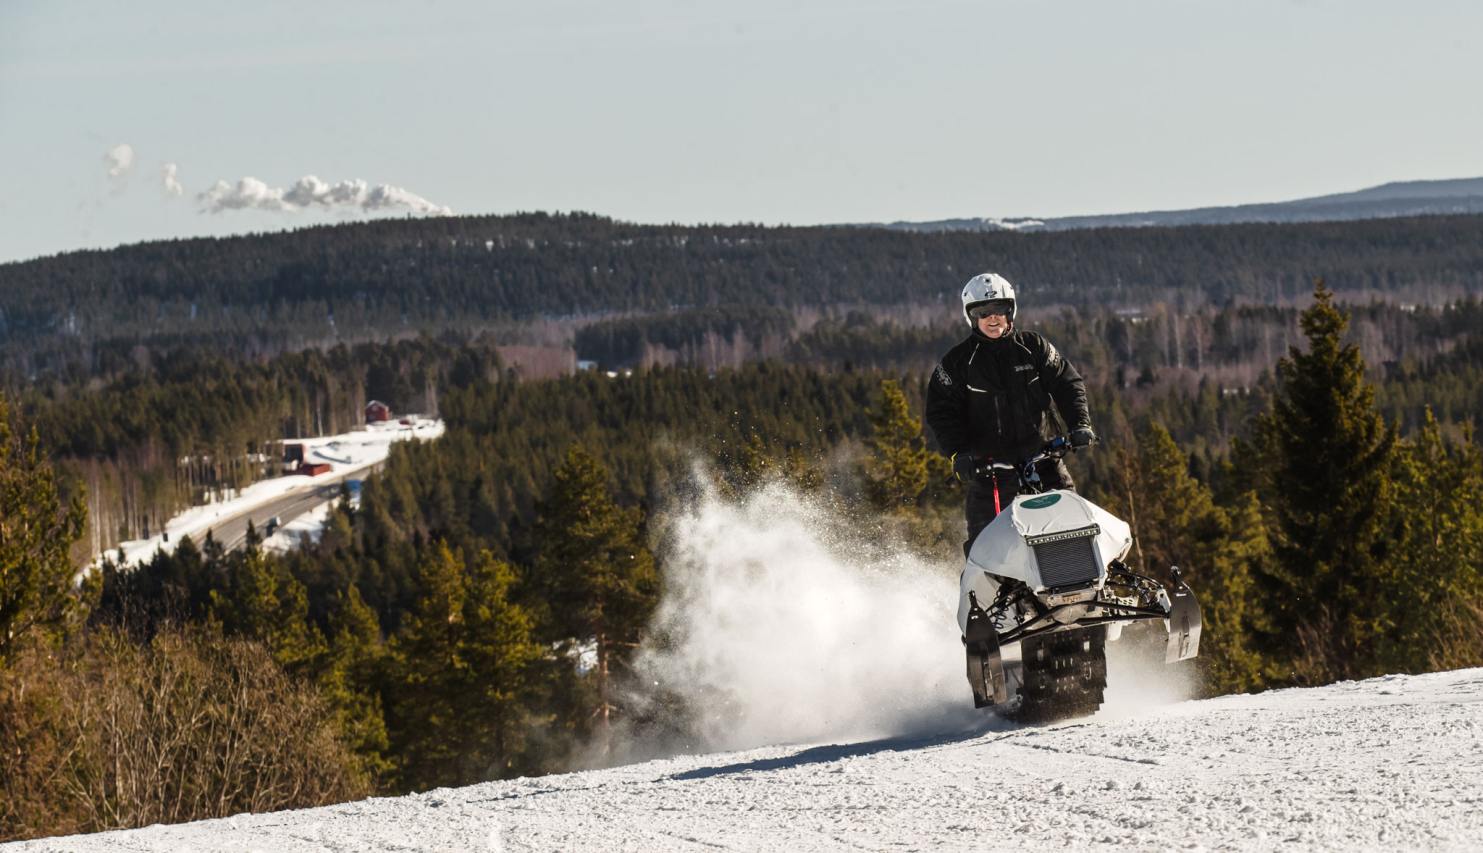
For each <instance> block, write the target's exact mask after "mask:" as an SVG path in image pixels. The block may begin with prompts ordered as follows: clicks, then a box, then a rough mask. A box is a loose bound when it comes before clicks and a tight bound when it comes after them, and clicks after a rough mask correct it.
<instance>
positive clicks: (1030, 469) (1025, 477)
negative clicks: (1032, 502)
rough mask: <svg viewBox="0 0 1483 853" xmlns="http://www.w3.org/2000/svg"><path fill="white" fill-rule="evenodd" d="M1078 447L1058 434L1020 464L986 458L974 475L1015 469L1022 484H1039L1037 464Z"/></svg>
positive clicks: (979, 475)
mask: <svg viewBox="0 0 1483 853" xmlns="http://www.w3.org/2000/svg"><path fill="white" fill-rule="evenodd" d="M1076 449H1077V448H1076V446H1075V445H1073V444H1072V443H1071V440H1070V439H1069V438H1067V437H1066V436H1064V435H1058V436H1056V437H1055V438H1053V439H1051V440H1050V441H1048V442H1046V443H1045V446H1043V447H1041V448H1040V450H1039V451H1038V452H1036V453H1035V454H1034V455H1032V456H1030V457H1028V458H1026V459H1024V460H1023V461H1021V462H1020V463H1019V464H1018V465H1011V464H1010V463H1008V462H995V461H994V460H993V459H988V458H985V459H984V460H983V462H982V463H980V464H979V465H978V466H977V467H975V468H974V469H973V475H974V476H975V477H976V478H979V479H985V478H988V477H992V476H994V473H995V472H997V471H1013V472H1015V473H1016V474H1018V475H1019V478H1020V482H1021V484H1038V483H1039V482H1040V474H1039V472H1037V471H1036V470H1035V466H1036V465H1039V464H1040V463H1041V462H1044V461H1045V460H1047V459H1061V458H1063V457H1065V455H1066V454H1067V453H1071V452H1073V451H1075V450H1076Z"/></svg>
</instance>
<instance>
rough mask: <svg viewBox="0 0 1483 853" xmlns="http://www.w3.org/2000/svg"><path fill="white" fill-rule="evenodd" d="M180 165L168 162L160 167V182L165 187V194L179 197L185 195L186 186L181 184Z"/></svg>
mask: <svg viewBox="0 0 1483 853" xmlns="http://www.w3.org/2000/svg"><path fill="white" fill-rule="evenodd" d="M179 175H180V167H179V166H177V165H175V164H174V163H166V164H165V165H163V166H161V167H160V183H161V185H162V186H163V187H164V188H165V195H168V196H170V197H171V198H179V197H181V196H182V195H185V187H183V186H181V184H180V177H179Z"/></svg>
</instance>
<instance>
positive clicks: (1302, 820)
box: [6, 669, 1483, 853]
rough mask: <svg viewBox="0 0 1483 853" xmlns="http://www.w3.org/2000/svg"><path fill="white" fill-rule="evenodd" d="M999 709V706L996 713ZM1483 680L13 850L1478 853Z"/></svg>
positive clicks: (715, 764) (1240, 703)
mask: <svg viewBox="0 0 1483 853" xmlns="http://www.w3.org/2000/svg"><path fill="white" fill-rule="evenodd" d="M987 719H992V718H986V720H987ZM1480 743H1483V670H1478V669H1474V670H1462V671H1458V672H1450V673H1439V674H1433V675H1421V676H1388V677H1385V678H1380V679H1373V680H1370V681H1362V682H1347V683H1342V684H1336V685H1333V686H1329V687H1322V688H1314V689H1305V690H1281V691H1274V692H1269V693H1265V694H1260V695H1253V696H1230V697H1223V698H1220V699H1212V700H1205V701H1198V702H1182V703H1176V704H1172V705H1167V706H1162V707H1153V708H1148V709H1146V710H1144V711H1143V712H1141V713H1134V714H1131V715H1127V714H1118V713H1106V712H1104V714H1102V715H1099V716H1098V717H1096V718H1092V719H1090V720H1086V721H1080V722H1072V723H1064V724H1060V725H1054V726H1049V727H1024V728H1019V727H1011V726H1009V725H1006V724H1003V723H992V722H980V723H978V724H977V725H975V726H972V727H970V728H968V729H963V730H956V731H945V732H938V733H936V734H931V735H921V736H914V737H897V738H889V739H883V740H872V741H865V742H861V743H850V744H825V745H816V746H807V747H803V746H792V747H773V748H763V749H755V750H749V751H744V752H734V753H727V754H712V755H697V756H686V757H683V758H671V759H665V760H659V761H650V762H647V763H642V764H634V765H630V766H626V767H619V768H613V769H607V770H597V771H589V772H584V773H569V774H565V775H561V776H548V777H543V778H537V779H517V780H513V781H508V782H495V783H488V784H483V785H475V786H472V787H468V788H460V789H456V790H447V789H444V790H436V791H431V792H428V793H425V794H420V795H413V796H409V797H401V798H396V799H379V800H367V801H364V802H358V803H348V804H344V805H338V806H330V807H327V808H321V809H309V810H304V811H297V812H280V813H277V814H266V815H253V816H247V815H244V816H240V817H234V818H228V819H224V820H213V821H203V822H200V823H194V824H184V825H179V826H155V827H149V828H147V829H140V830H133V831H128V832H114V833H105V834H100V835H94V836H80V837H74V838H64V839H51V840H42V841H34V842H27V843H21V844H17V845H11V846H8V847H6V849H7V850H10V849H14V850H17V851H22V850H24V851H44V850H46V851H50V850H55V851H85V852H86V853H94V851H98V853H101V851H144V850H152V851H187V850H190V851H197V850H199V851H217V850H219V851H244V853H245V851H280V850H281V851H361V850H415V851H446V850H488V851H507V850H508V851H517V850H550V851H568V850H636V851H649V850H701V849H711V850H715V849H720V850H775V851H801V850H839V849H861V850H1006V851H1007V850H1088V849H1092V850H1095V849H1106V850H1250V851H1267V850H1273V849H1282V850H1341V849H1342V850H1386V851H1394V850H1437V851H1442V850H1457V851H1463V850H1478V849H1479V846H1480V839H1483V747H1480Z"/></svg>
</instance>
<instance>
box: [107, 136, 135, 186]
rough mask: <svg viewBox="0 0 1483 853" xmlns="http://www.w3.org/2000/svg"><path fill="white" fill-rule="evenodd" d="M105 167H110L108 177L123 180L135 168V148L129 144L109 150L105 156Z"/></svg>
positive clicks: (119, 145)
mask: <svg viewBox="0 0 1483 853" xmlns="http://www.w3.org/2000/svg"><path fill="white" fill-rule="evenodd" d="M103 165H105V166H107V167H108V177H110V178H122V177H123V176H125V175H127V174H128V173H129V170H130V169H133V168H134V146H132V145H130V144H128V143H127V142H123V143H120V144H118V145H115V146H113V147H112V148H110V149H108V151H107V152H106V153H105V154H104V155H103Z"/></svg>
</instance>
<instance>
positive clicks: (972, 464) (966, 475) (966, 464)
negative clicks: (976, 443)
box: [953, 453, 978, 483]
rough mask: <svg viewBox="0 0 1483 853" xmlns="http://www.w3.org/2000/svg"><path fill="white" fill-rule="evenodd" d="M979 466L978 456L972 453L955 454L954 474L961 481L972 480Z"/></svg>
mask: <svg viewBox="0 0 1483 853" xmlns="http://www.w3.org/2000/svg"><path fill="white" fill-rule="evenodd" d="M977 467H978V458H977V457H976V456H974V455H973V454H972V453H954V454H953V476H954V477H957V478H958V480H959V481H960V482H964V483H966V482H968V481H969V480H972V479H973V478H974V477H973V472H974V469H976V468H977Z"/></svg>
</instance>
